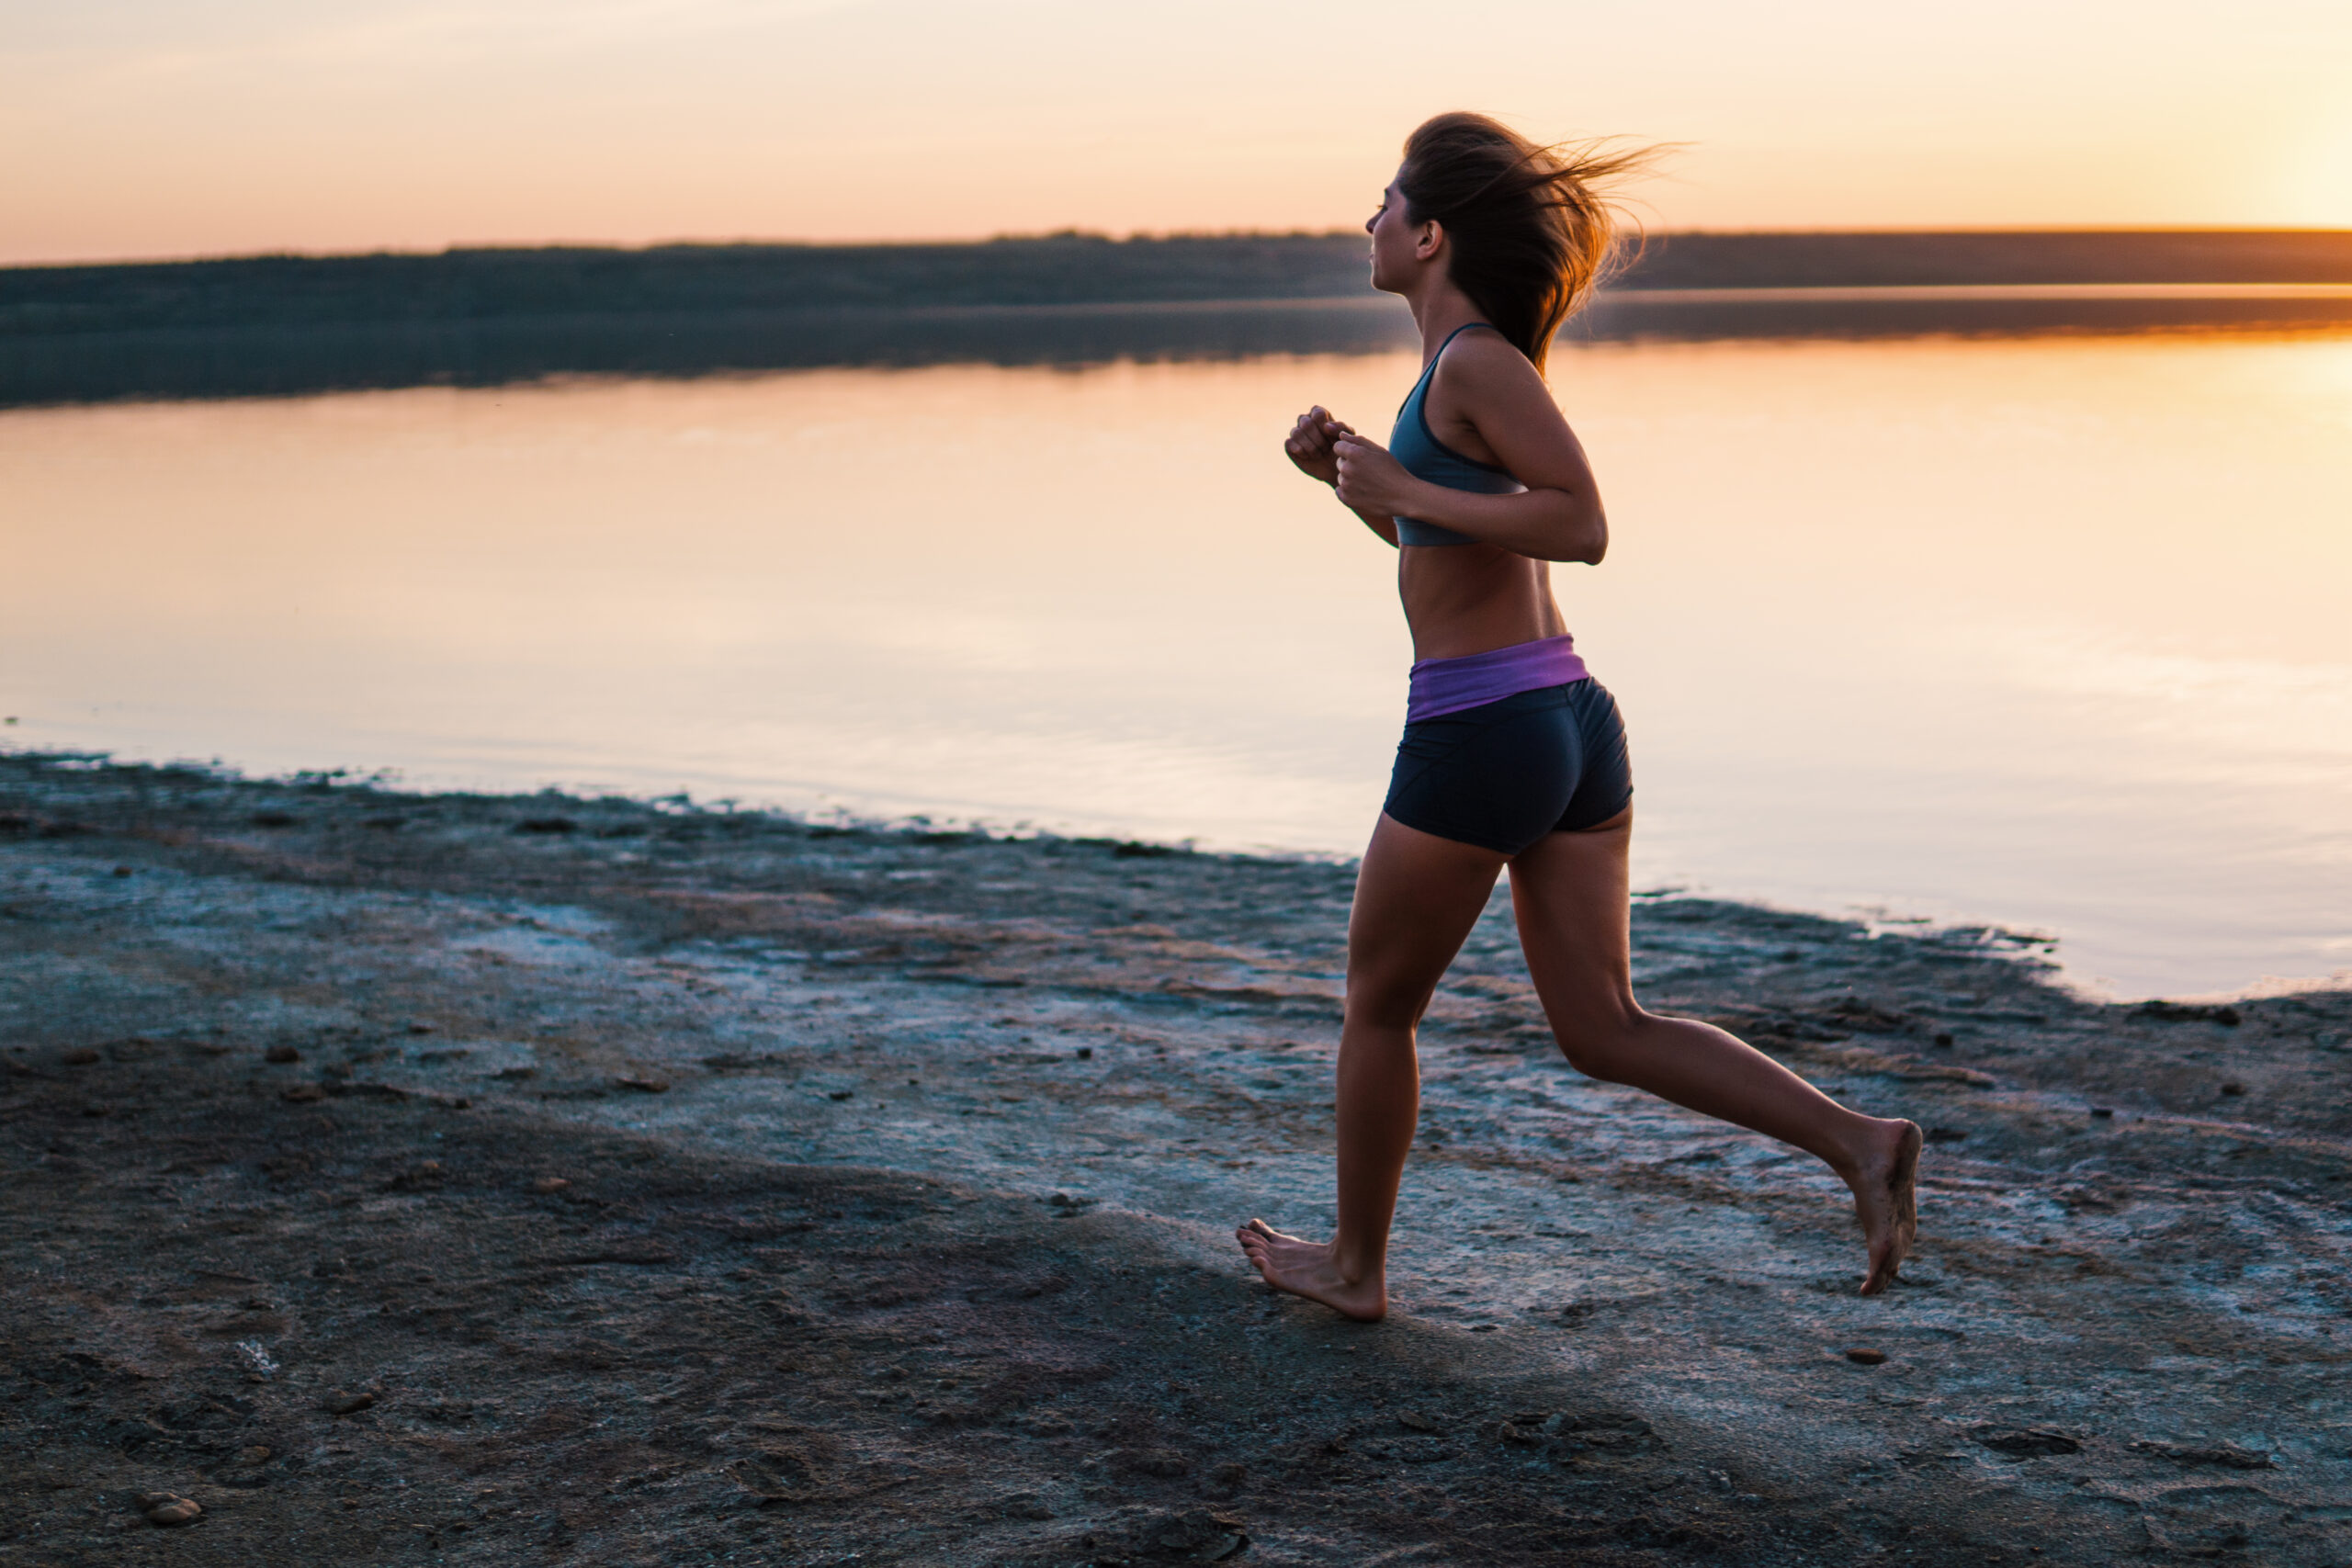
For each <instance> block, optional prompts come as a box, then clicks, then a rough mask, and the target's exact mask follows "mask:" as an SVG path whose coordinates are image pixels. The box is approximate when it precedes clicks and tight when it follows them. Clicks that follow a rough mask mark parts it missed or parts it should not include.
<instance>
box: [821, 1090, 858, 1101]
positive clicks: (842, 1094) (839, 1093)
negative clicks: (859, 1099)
mask: <svg viewBox="0 0 2352 1568" xmlns="http://www.w3.org/2000/svg"><path fill="white" fill-rule="evenodd" d="M856 1092H857V1090H855V1089H835V1090H833V1091H832V1092H831V1094H829V1095H827V1096H825V1098H826V1099H827V1100H847V1099H848V1098H849V1097H850V1096H851V1095H853V1094H855V1093H856Z"/></svg>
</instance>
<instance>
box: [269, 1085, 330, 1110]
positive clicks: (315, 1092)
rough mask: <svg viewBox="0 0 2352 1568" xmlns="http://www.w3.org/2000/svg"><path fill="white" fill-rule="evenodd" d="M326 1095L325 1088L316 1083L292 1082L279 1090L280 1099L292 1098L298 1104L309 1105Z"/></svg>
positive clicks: (278, 1096)
mask: <svg viewBox="0 0 2352 1568" xmlns="http://www.w3.org/2000/svg"><path fill="white" fill-rule="evenodd" d="M326 1097H327V1091H326V1090H325V1089H323V1088H322V1087H321V1086H320V1085H318V1084H314V1083H290V1084H288V1085H287V1086H286V1087H285V1088H284V1089H279V1090H278V1091H277V1098H278V1099H280V1100H292V1101H293V1102H294V1103H295V1104H297V1105H308V1104H310V1103H311V1101H313V1100H324V1099H325V1098H326Z"/></svg>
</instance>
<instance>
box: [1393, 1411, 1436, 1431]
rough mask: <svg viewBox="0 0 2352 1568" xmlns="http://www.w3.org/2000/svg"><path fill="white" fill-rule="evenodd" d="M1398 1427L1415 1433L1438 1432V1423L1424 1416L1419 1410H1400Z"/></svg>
mask: <svg viewBox="0 0 2352 1568" xmlns="http://www.w3.org/2000/svg"><path fill="white" fill-rule="evenodd" d="M1397 1425H1398V1426H1399V1427H1405V1428H1407V1429H1408V1430H1409V1431H1415V1432H1434V1431H1436V1430H1437V1423H1436V1422H1435V1421H1432V1420H1431V1419H1430V1418H1429V1417H1428V1416H1424V1415H1422V1414H1421V1413H1420V1412H1419V1411H1418V1410H1399V1411H1398V1412H1397Z"/></svg>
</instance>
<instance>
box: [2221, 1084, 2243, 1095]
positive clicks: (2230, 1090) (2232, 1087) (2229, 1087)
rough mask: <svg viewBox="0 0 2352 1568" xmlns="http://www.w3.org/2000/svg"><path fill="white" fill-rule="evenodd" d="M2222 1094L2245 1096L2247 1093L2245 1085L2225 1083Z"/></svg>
mask: <svg viewBox="0 0 2352 1568" xmlns="http://www.w3.org/2000/svg"><path fill="white" fill-rule="evenodd" d="M2222 1093H2223V1094H2244V1093H2245V1085H2244V1084H2242V1083H2225V1084H2223V1085H2222Z"/></svg>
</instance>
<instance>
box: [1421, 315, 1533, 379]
mask: <svg viewBox="0 0 2352 1568" xmlns="http://www.w3.org/2000/svg"><path fill="white" fill-rule="evenodd" d="M1437 378H1438V379H1439V380H1441V381H1442V382H1444V383H1445V384H1446V387H1447V389H1449V390H1453V389H1468V388H1472V387H1517V386H1519V385H1521V384H1522V383H1529V382H1532V383H1533V384H1535V385H1538V386H1540V385H1542V384H1543V379H1544V378H1543V376H1542V374H1541V373H1540V372H1539V371H1537V369H1536V368H1535V367H1534V366H1533V365H1532V364H1531V363H1530V362H1529V360H1528V357H1527V355H1524V354H1521V352H1520V351H1519V348H1518V346H1517V345H1516V344H1513V343H1512V342H1511V341H1510V339H1509V338H1507V337H1505V336H1503V334H1502V333H1501V331H1500V329H1498V328H1496V327H1491V326H1488V325H1487V323H1486V322H1484V321H1480V322H1476V323H1475V324H1474V325H1473V326H1470V327H1466V328H1464V329H1463V330H1462V331H1461V332H1460V333H1456V334H1455V335H1454V337H1453V340H1452V341H1451V342H1449V343H1448V344H1446V346H1445V352H1444V353H1442V354H1441V355H1439V356H1438V363H1437Z"/></svg>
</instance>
